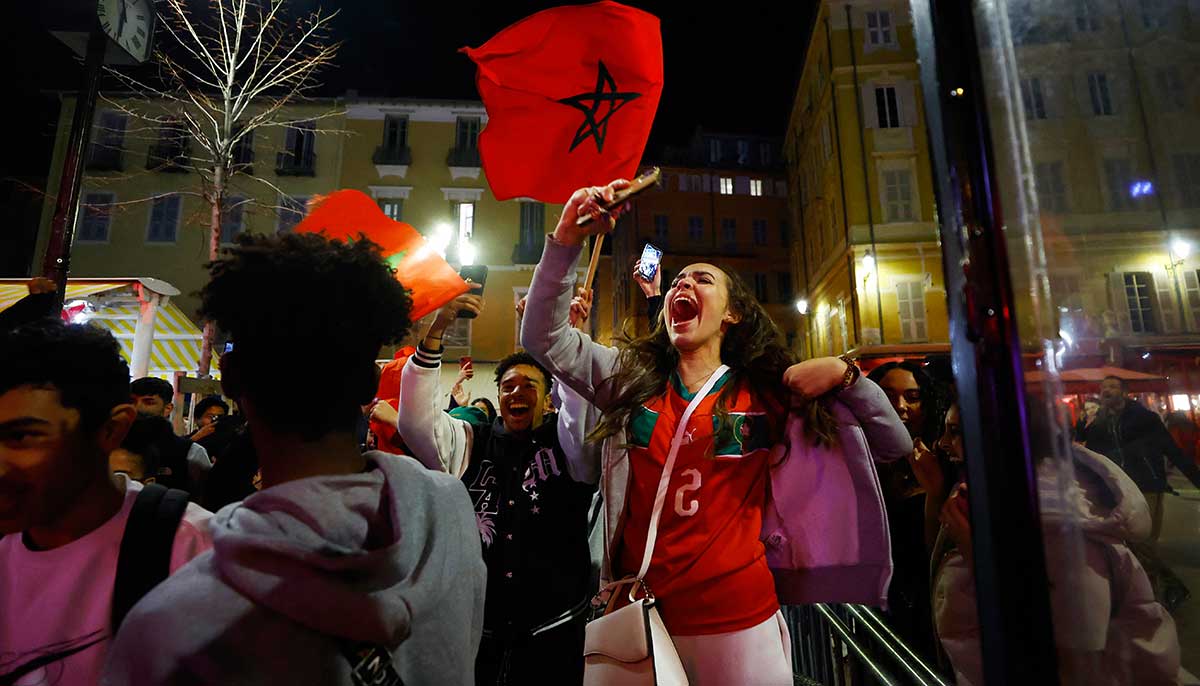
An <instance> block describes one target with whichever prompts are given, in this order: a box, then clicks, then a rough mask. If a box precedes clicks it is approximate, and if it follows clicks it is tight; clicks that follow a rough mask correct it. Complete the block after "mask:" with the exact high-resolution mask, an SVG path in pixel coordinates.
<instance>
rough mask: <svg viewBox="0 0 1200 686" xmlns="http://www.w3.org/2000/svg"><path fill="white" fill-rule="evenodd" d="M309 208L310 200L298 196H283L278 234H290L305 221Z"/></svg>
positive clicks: (280, 202)
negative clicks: (301, 221) (302, 220)
mask: <svg viewBox="0 0 1200 686" xmlns="http://www.w3.org/2000/svg"><path fill="white" fill-rule="evenodd" d="M307 208H308V198H307V197H305V196H297V195H283V196H280V198H279V223H278V225H276V227H275V231H276V232H277V233H290V232H291V230H292V228H293V227H294V226H296V225H297V224H299V223H300V220H301V219H304V213H305V211H306V210H307Z"/></svg>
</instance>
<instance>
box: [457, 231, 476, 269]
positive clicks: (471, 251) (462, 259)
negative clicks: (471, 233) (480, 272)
mask: <svg viewBox="0 0 1200 686" xmlns="http://www.w3.org/2000/svg"><path fill="white" fill-rule="evenodd" d="M458 261H459V263H460V264H462V266H464V267H466V266H468V265H472V264H475V246H473V245H471V239H469V238H465V237H464V238H460V239H458Z"/></svg>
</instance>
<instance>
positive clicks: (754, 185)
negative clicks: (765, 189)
mask: <svg viewBox="0 0 1200 686" xmlns="http://www.w3.org/2000/svg"><path fill="white" fill-rule="evenodd" d="M750 195H753V196H755V197H758V196H761V195H762V179H750Z"/></svg>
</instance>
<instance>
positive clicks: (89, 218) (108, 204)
mask: <svg viewBox="0 0 1200 686" xmlns="http://www.w3.org/2000/svg"><path fill="white" fill-rule="evenodd" d="M116 201H117V196H116V194H115V193H106V192H100V193H84V194H83V196H82V197H81V199H80V203H79V216H78V219H77V220H76V221H77V226H78V227H79V231H78V232H77V233H76V236H75V239H76V240H78V241H80V242H86V243H103V242H106V241H107V240H108V228H109V226H110V224H111V223H112V205H113V203H115V202H116Z"/></svg>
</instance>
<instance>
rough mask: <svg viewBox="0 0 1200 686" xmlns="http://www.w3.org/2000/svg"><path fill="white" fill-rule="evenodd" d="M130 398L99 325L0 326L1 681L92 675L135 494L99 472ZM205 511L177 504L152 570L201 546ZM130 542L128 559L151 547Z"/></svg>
mask: <svg viewBox="0 0 1200 686" xmlns="http://www.w3.org/2000/svg"><path fill="white" fill-rule="evenodd" d="M129 400H130V399H129V367H128V366H126V364H125V361H124V360H122V359H121V349H120V346H118V344H117V341H116V340H115V339H114V338H113V337H112V335H111V334H109V333H108V332H107V331H102V330H100V329H96V328H92V327H90V326H68V325H66V324H63V323H62V322H60V321H57V320H54V319H47V320H42V321H38V322H36V323H31V324H27V325H25V326H23V327H20V328H17V329H16V330H14V331H11V332H9V333H7V334H0V684H94V683H96V682H97V681H98V680H99V679H100V671H101V669H102V668H103V667H104V661H105V658H106V656H107V655H108V651H109V647H110V645H111V643H112V635H113V633H114V628H113V624H114V622H116V621H117V619H116V618H114V616H113V606H114V602H113V597H114V589H115V587H116V579H117V569H118V568H119V567H118V560H119V559H120V558H121V553H122V547H123V546H122V541H123V540H124V538H125V532H126V528H127V527H128V526H130V524H129V523H130V522H131V521H133V520H131V517H130V515H131V513H133V512H134V505H135V503H137V502H139V500H138V498H139V495H140V494H141V493H142V484H141V483H139V482H138V481H135V480H134V478H131V477H130V476H128V475H127V474H120V475H117V474H110V473H109V459H110V455H111V454H112V453H114V452H117V448H118V447H120V446H121V445H122V441H123V440H124V439H125V438H126V434H127V432H129V429H130V425H132V424H134V417H135V416H136V412H135V410H134V407H133V405H132V404H131V403H130V401H129ZM159 421H161V422H163V423H164V424H166V420H165V419H160V420H159ZM165 428H166V431H167V433H168V434H169V433H170V426H169V425H168V426H167V427H165ZM129 469H130V468H129V467H128V466H126V467H124V469H122V471H128V470H129ZM140 511H141V510H140V509H139V512H140ZM211 516H212V515H211V514H209V513H208V512H206V511H204V510H202V509H200V508H199V506H197V505H195V504H190V505H188V506H187V509H186V510H185V512H183V514H182V519H181V520H178V523H177V525H176V526H175V529H174V534H173V535H172V536H171V537H170V539H169V541H168V542H169V545H170V548H169V549H170V554H169V562H168V566H167V569H165V570H163V571H171V572H173V571H175V570H177V569H179V568H180V567H182V566H183V565H185V564H186V563H187V562H188V561H189V560H191V559H192V558H194V557H196V556H197V555H199V554H200V553H202V552H204V551H205V550H207V549H208V548H209V546H210V542H209V538H208V526H207V522H208V520H210V519H211ZM134 519H140V520H142V521H143V522H144V518H143V517H135V518H134ZM156 523H159V522H156ZM131 530H133V531H137V530H140V529H139V527H137V526H136V524H135V525H134V526H132V528H131ZM134 536H135V537H136V534H134ZM137 540H138V543H137V545H136V546H135V548H133V549H131V550H130V553H132V554H134V555H137V554H139V553H148V552H152V551H154V550H155V549H156V546H155V545H154V544H155V540H154V539H151V540H149V541H147V540H145V539H137ZM163 552H165V544H164V550H163ZM154 559H156V556H155V555H153V554H150V555H149V556H143V558H142V560H143V562H144V561H147V560H154ZM125 579H126V580H128V576H126V577H125ZM124 587H125V588H129V586H128V584H126V585H125V586H124Z"/></svg>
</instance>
